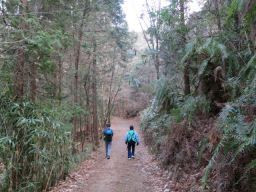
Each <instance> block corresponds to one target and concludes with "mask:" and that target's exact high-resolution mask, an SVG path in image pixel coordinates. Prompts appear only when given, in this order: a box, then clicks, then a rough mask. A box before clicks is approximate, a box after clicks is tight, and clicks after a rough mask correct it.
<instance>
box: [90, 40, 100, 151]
mask: <svg viewBox="0 0 256 192" xmlns="http://www.w3.org/2000/svg"><path fill="white" fill-rule="evenodd" d="M93 44H94V45H93V64H92V92H93V96H92V97H93V125H92V128H93V133H94V134H93V135H94V142H95V144H96V146H98V145H99V137H98V111H97V78H96V76H97V70H96V65H97V61H96V50H97V45H96V41H95V40H94V42H93Z"/></svg>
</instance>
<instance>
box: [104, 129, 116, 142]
mask: <svg viewBox="0 0 256 192" xmlns="http://www.w3.org/2000/svg"><path fill="white" fill-rule="evenodd" d="M109 129H110V130H111V131H112V134H111V137H113V135H114V132H113V129H111V128H110V127H107V128H105V129H104V131H103V135H104V140H105V141H106V137H107V134H106V131H107V130H109ZM111 140H112V139H111Z"/></svg>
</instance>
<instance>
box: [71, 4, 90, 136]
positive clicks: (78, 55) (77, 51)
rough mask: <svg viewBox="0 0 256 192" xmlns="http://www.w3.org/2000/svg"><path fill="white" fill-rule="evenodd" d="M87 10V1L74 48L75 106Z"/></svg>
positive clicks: (75, 122)
mask: <svg viewBox="0 0 256 192" xmlns="http://www.w3.org/2000/svg"><path fill="white" fill-rule="evenodd" d="M87 9H88V1H86V2H85V7H84V10H83V15H82V19H81V20H82V22H81V25H80V29H79V33H78V42H77V48H76V58H75V77H74V78H75V81H74V100H73V101H74V105H77V104H78V103H77V102H78V96H77V95H78V69H79V62H80V54H81V42H82V38H83V27H84V20H85V15H86V12H87ZM73 126H74V127H73V139H74V140H75V135H76V131H77V115H74V118H73Z"/></svg>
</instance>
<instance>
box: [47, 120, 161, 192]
mask: <svg viewBox="0 0 256 192" xmlns="http://www.w3.org/2000/svg"><path fill="white" fill-rule="evenodd" d="M131 124H133V125H134V127H135V130H136V131H137V132H138V134H139V136H140V140H141V142H140V145H139V146H136V149H135V159H133V160H128V158H127V149H126V145H125V143H124V137H125V134H126V132H127V131H128V130H129V126H130V125H131ZM111 127H112V128H113V130H114V137H113V142H112V149H111V158H110V159H109V160H108V159H106V158H105V149H104V144H103V143H101V147H100V148H99V149H98V151H96V152H94V153H93V154H92V158H91V159H90V160H87V161H85V162H84V163H83V164H82V166H81V167H80V168H79V169H78V170H75V171H74V172H73V173H72V174H71V176H70V177H69V178H68V179H67V180H66V181H63V182H61V183H60V185H59V186H57V187H56V188H55V189H53V190H52V192H71V191H75V192H130V191H133V192H160V191H164V189H163V185H164V182H165V181H164V180H165V179H164V177H163V173H162V172H161V170H160V169H159V167H158V166H157V164H156V162H155V161H153V160H152V155H150V154H149V153H148V150H147V147H146V146H145V145H144V143H143V138H142V135H141V133H140V130H139V125H138V121H136V120H135V119H129V120H125V119H121V118H117V117H115V118H113V120H112V124H111Z"/></svg>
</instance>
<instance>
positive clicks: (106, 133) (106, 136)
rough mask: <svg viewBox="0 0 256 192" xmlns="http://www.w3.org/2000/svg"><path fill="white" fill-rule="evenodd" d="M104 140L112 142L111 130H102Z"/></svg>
mask: <svg viewBox="0 0 256 192" xmlns="http://www.w3.org/2000/svg"><path fill="white" fill-rule="evenodd" d="M104 135H105V140H106V141H108V142H110V141H112V136H113V131H112V130H111V129H105V130H104Z"/></svg>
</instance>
